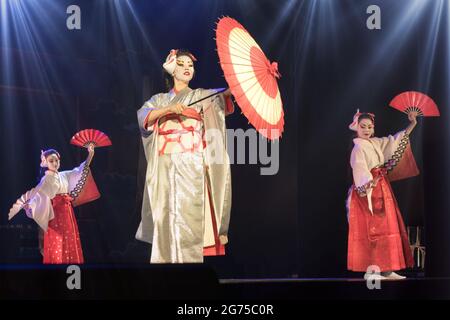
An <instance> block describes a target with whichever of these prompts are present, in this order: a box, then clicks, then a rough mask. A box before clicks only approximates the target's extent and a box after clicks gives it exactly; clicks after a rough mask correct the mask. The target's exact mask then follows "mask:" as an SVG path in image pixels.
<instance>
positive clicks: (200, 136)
mask: <svg viewBox="0 0 450 320" xmlns="http://www.w3.org/2000/svg"><path fill="white" fill-rule="evenodd" d="M194 61H196V59H195V57H194V56H193V55H192V54H191V53H190V52H188V51H181V50H172V51H171V52H170V53H169V55H168V57H167V59H166V62H165V63H164V64H163V68H164V70H165V71H166V73H167V75H168V76H169V77H168V78H169V85H168V87H169V89H170V90H169V92H167V93H159V94H156V95H154V96H152V97H151V99H150V100H148V101H147V102H145V104H144V105H143V106H142V107H141V108H140V109H139V110H138V113H137V114H138V122H139V127H140V130H141V133H142V141H143V145H144V150H145V156H146V159H147V172H146V181H145V188H144V196H143V204H142V217H141V223H140V225H139V228H138V230H137V233H136V238H137V239H138V240H142V241H145V242H148V243H151V244H152V252H151V259H150V262H151V263H196V262H203V257H204V256H205V255H223V254H225V251H224V245H225V244H226V243H227V242H228V225H229V219H230V209H231V175H230V165H229V159H228V154H227V153H226V148H225V147H226V131H225V130H226V127H225V115H226V114H229V113H232V112H233V104H232V102H231V99H230V93H229V91H228V90H227V91H226V92H223V93H219V94H217V95H214V96H212V97H209V98H207V99H204V100H202V101H201V102H198V103H195V104H193V105H192V106H189V107H187V105H188V104H190V103H192V102H195V101H198V100H199V99H202V98H205V97H208V96H209V95H211V94H214V93H216V92H217V90H205V89H191V88H189V86H188V85H189V82H190V81H191V80H192V78H193V75H194Z"/></svg>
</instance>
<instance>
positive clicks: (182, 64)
mask: <svg viewBox="0 0 450 320" xmlns="http://www.w3.org/2000/svg"><path fill="white" fill-rule="evenodd" d="M193 76H194V63H193V62H192V59H191V58H190V57H188V56H180V57H178V58H177V65H176V67H175V71H174V72H173V77H174V78H175V79H177V80H179V81H182V82H186V83H188V82H189V81H191V80H192V77H193Z"/></svg>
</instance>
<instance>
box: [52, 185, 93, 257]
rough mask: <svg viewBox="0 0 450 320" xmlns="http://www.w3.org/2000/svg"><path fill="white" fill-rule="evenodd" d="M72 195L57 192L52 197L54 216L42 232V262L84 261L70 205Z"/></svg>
mask: <svg viewBox="0 0 450 320" xmlns="http://www.w3.org/2000/svg"><path fill="white" fill-rule="evenodd" d="M71 201H72V197H71V196H70V195H68V194H58V195H56V196H55V197H54V198H53V199H52V206H53V211H54V213H55V217H54V218H53V219H52V220H50V222H49V224H48V229H47V232H45V234H44V263H46V264H81V263H83V262H84V259H83V250H82V249H81V241H80V234H79V233H78V225H77V221H76V219H75V214H74V212H73V207H72V202H71Z"/></svg>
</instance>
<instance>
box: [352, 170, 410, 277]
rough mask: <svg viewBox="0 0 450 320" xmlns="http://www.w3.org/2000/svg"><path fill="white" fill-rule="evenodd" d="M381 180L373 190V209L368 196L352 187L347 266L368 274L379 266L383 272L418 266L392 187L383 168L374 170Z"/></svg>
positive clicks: (374, 175)
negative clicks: (415, 263) (372, 268)
mask: <svg viewBox="0 0 450 320" xmlns="http://www.w3.org/2000/svg"><path fill="white" fill-rule="evenodd" d="M371 173H372V176H373V177H374V178H375V177H377V176H380V177H381V179H380V180H379V181H378V183H377V185H376V186H375V187H374V188H373V190H372V210H373V214H372V213H371V212H370V211H369V207H368V203H367V197H360V196H359V195H358V193H357V192H356V190H355V189H354V187H353V188H352V192H351V198H350V204H349V217H348V219H349V233H348V257H347V267H348V269H349V270H352V271H361V272H366V271H367V267H369V266H370V265H375V266H378V267H379V268H380V272H384V271H395V270H400V269H405V268H407V267H413V266H414V260H413V257H412V253H411V249H410V246H409V241H408V236H407V233H406V229H405V225H404V223H403V219H402V216H401V213H400V209H399V208H398V204H397V200H396V199H395V197H394V194H393V192H392V188H391V184H390V183H389V180H388V179H387V177H386V175H385V171H384V170H383V169H381V168H374V169H372V171H371Z"/></svg>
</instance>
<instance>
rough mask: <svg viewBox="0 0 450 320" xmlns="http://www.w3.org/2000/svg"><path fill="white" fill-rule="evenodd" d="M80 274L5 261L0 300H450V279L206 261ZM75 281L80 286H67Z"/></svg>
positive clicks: (95, 268)
mask: <svg viewBox="0 0 450 320" xmlns="http://www.w3.org/2000/svg"><path fill="white" fill-rule="evenodd" d="M77 272H78V271H76V272H74V271H70V270H69V271H68V269H67V266H63V265H61V266H56V265H55V266H43V265H1V266H0V299H7V300H10V299H69V300H73V299H88V300H91V299H152V300H190V301H192V300H208V301H214V300H217V301H223V300H227V301H241V300H276V301H292V300H309V301H312V300H386V299H387V300H396V299H401V300H410V299H413V300H416V299H450V278H427V277H410V278H407V279H404V280H383V281H381V282H380V286H379V289H376V288H374V289H369V288H368V285H367V282H366V280H364V279H363V278H362V277H361V278H258V279H219V278H218V277H217V276H216V273H215V272H214V271H213V270H212V269H211V268H210V267H207V266H204V265H144V266H135V265H132V266H127V265H119V266H117V265H116V266H109V265H108V266H106V265H83V266H81V267H80V269H79V278H74V277H76V274H77ZM76 281H78V284H79V287H80V289H76V288H75V289H69V287H70V284H72V286H73V284H74V283H76ZM68 284H69V286H68ZM372 287H373V286H372Z"/></svg>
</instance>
